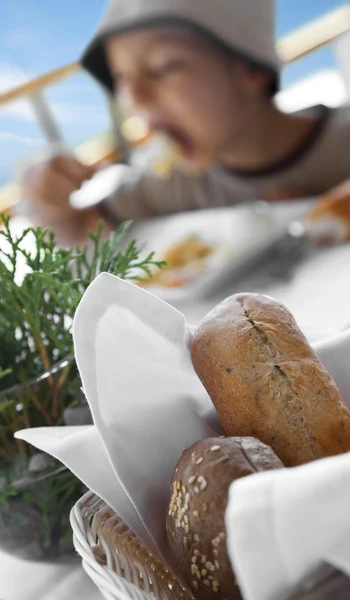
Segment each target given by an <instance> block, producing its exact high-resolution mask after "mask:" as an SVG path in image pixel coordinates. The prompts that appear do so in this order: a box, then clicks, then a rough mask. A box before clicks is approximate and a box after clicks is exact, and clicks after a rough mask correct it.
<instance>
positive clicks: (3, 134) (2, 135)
mask: <svg viewBox="0 0 350 600" xmlns="http://www.w3.org/2000/svg"><path fill="white" fill-rule="evenodd" d="M1 140H5V141H8V142H19V143H20V144H24V145H25V146H41V145H42V144H43V143H44V139H43V138H32V137H26V136H23V135H18V134H17V133H13V132H12V131H0V141H1Z"/></svg>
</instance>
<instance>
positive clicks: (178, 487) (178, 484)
mask: <svg viewBox="0 0 350 600" xmlns="http://www.w3.org/2000/svg"><path fill="white" fill-rule="evenodd" d="M176 489H177V490H178V491H180V490H181V483H180V482H179V481H178V482H177V483H176Z"/></svg>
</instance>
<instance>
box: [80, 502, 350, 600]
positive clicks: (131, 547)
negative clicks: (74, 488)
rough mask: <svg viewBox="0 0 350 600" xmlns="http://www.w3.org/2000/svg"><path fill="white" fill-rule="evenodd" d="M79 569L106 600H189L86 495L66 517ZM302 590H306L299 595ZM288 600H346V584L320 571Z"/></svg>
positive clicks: (113, 516)
mask: <svg viewBox="0 0 350 600" xmlns="http://www.w3.org/2000/svg"><path fill="white" fill-rule="evenodd" d="M71 525H72V529H73V540H74V545H75V548H76V550H77V552H78V553H79V554H80V556H81V557H82V559H83V567H84V569H85V571H86V572H87V574H88V575H89V576H90V577H91V579H92V580H93V581H94V582H95V584H96V585H97V587H98V588H99V590H100V591H101V593H102V594H103V596H104V597H105V598H106V599H107V600H130V599H131V600H154V598H155V597H156V598H158V599H159V600H195V599H194V598H193V596H192V594H191V592H190V591H189V590H188V589H186V588H184V587H183V585H182V584H181V583H180V581H179V580H178V579H176V578H175V577H174V575H173V574H172V573H171V572H170V571H169V570H168V569H167V568H166V567H165V566H164V564H163V563H162V562H161V561H160V560H159V559H158V558H157V557H156V556H155V555H154V554H152V553H151V552H150V551H149V550H148V548H147V547H146V546H145V545H144V544H143V543H142V542H141V541H140V539H139V538H138V537H137V536H136V535H135V534H134V533H133V532H132V531H131V530H130V529H129V528H128V527H127V526H126V525H125V523H124V522H123V521H122V520H121V519H120V518H119V517H118V516H117V515H116V514H115V513H114V511H113V510H112V509H111V508H110V507H109V506H107V504H105V502H103V501H102V500H100V498H98V497H97V496H95V494H93V493H92V492H88V493H87V494H85V496H83V497H82V498H81V499H80V500H79V502H77V504H76V505H75V506H74V508H73V509H72V512H71ZM305 587H306V588H307V589H305ZM305 587H304V589H303V590H302V591H300V592H299V593H297V594H293V596H292V597H291V598H290V599H289V600H335V598H336V599H337V600H349V599H350V579H349V578H348V577H346V576H345V575H344V574H343V573H339V572H337V571H334V570H330V569H329V568H328V569H326V575H325V576H324V577H323V576H322V577H320V578H319V582H318V583H317V582H314V584H312V585H310V584H309V585H307V586H305Z"/></svg>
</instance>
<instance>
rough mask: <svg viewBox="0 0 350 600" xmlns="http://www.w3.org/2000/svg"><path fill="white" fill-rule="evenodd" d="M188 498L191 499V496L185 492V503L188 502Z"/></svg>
mask: <svg viewBox="0 0 350 600" xmlns="http://www.w3.org/2000/svg"><path fill="white" fill-rule="evenodd" d="M190 500H191V496H190V495H189V494H186V496H185V502H186V504H188V503H189V501H190Z"/></svg>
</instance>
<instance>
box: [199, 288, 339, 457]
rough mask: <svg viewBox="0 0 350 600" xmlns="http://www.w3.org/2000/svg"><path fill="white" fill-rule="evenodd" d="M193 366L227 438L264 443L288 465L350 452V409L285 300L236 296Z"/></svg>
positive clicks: (203, 330)
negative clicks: (277, 300) (284, 304)
mask: <svg viewBox="0 0 350 600" xmlns="http://www.w3.org/2000/svg"><path fill="white" fill-rule="evenodd" d="M192 361H193V365H194V368H195V370H196V372H197V374H198V376H199V377H200V379H201V380H202V382H203V384H204V386H205V387H206V389H207V391H208V393H209V395H210V397H211V399H212V401H213V403H214V405H215V407H216V409H217V411H218V414H219V417H220V420H221V423H222V425H223V427H224V429H225V431H226V433H227V434H228V435H240V436H253V437H255V438H257V439H259V440H261V441H262V442H264V443H265V444H267V445H268V446H271V448H273V449H274V451H275V452H276V454H277V455H278V456H279V457H280V458H281V460H282V461H283V463H284V464H285V465H286V466H295V465H299V464H302V463H306V462H308V461H311V460H314V459H317V458H322V457H325V456H332V455H335V454H341V453H342V452H347V451H349V450H350V412H349V410H348V409H347V407H346V406H345V404H344V402H343V400H342V398H341V395H340V393H339V391H338V388H337V387H336V385H335V382H334V381H333V379H332V378H331V376H330V375H329V374H328V372H327V371H326V369H325V368H324V366H323V365H322V364H321V362H320V361H319V359H318V358H317V356H316V354H315V352H314V351H313V350H312V348H311V347H310V345H309V344H308V342H307V340H306V338H305V337H304V335H303V334H302V333H301V331H300V330H299V328H298V326H297V324H296V322H295V320H294V318H293V316H292V315H291V313H290V312H289V310H287V308H285V307H284V306H283V305H282V304H280V303H279V302H276V301H275V300H272V299H271V298H268V297H266V296H259V295H257V294H237V295H235V296H232V297H231V298H228V299H227V300H225V301H224V302H222V303H221V304H219V305H218V306H217V307H216V308H215V309H214V310H213V311H212V312H211V313H209V315H208V316H207V317H206V318H205V319H204V321H203V322H202V324H201V325H200V327H199V329H198V331H197V333H196V334H195V336H194V339H193V343H192Z"/></svg>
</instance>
